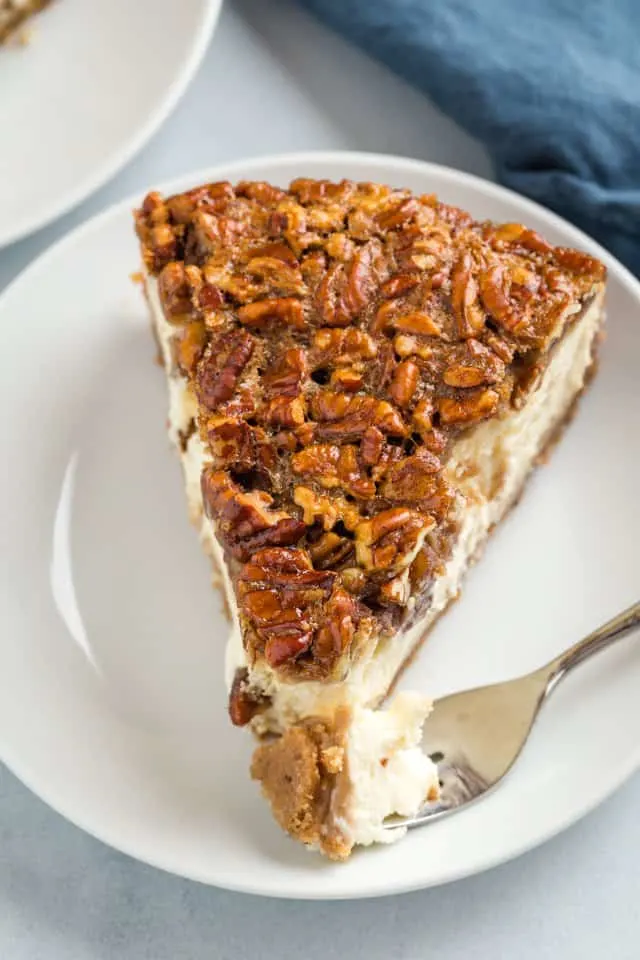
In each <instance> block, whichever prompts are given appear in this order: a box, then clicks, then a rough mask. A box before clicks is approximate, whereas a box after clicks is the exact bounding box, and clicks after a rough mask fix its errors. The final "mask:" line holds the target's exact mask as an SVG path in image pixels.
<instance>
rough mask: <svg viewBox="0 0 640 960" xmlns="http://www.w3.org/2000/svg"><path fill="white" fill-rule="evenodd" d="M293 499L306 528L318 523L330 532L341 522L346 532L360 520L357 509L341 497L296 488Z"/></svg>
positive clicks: (300, 487)
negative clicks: (299, 508)
mask: <svg viewBox="0 0 640 960" xmlns="http://www.w3.org/2000/svg"><path fill="white" fill-rule="evenodd" d="M293 499H294V503H296V504H297V505H298V506H299V507H301V508H302V511H303V518H304V522H305V523H306V524H307V526H312V525H313V524H314V523H315V522H316V521H319V522H320V523H321V524H322V527H323V529H324V530H331V529H332V527H334V526H335V525H336V523H337V522H338V520H341V521H342V522H343V523H344V525H345V527H346V528H347V530H355V528H356V525H357V523H358V520H359V519H360V514H359V512H358V509H357V508H356V507H354V506H353V504H351V503H348V502H347V501H346V500H345V499H344V498H343V497H327V496H324V495H323V494H317V493H314V491H313V490H311V489H310V488H309V487H303V486H297V487H295V489H294V492H293Z"/></svg>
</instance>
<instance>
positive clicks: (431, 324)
mask: <svg viewBox="0 0 640 960" xmlns="http://www.w3.org/2000/svg"><path fill="white" fill-rule="evenodd" d="M393 326H394V328H395V329H396V330H401V331H402V332H403V333H417V334H419V335H420V336H422V337H438V336H440V334H441V332H442V331H441V330H440V327H439V326H438V324H437V323H436V322H435V320H434V319H433V318H432V317H430V316H429V314H428V313H423V312H421V311H413V312H412V313H405V314H401V315H400V316H397V317H394V319H393Z"/></svg>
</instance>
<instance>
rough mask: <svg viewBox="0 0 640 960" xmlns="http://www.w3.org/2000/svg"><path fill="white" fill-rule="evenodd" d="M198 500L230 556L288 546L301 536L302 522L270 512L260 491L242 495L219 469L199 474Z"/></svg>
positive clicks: (268, 502)
mask: <svg viewBox="0 0 640 960" xmlns="http://www.w3.org/2000/svg"><path fill="white" fill-rule="evenodd" d="M201 484H202V499H203V502H204V506H205V511H206V513H207V516H209V517H210V518H211V519H212V520H213V522H214V523H215V525H216V528H217V530H218V532H219V534H220V535H221V536H222V538H223V539H224V541H225V543H226V545H227V547H228V548H229V550H230V551H231V553H232V554H233V555H234V556H235V557H237V558H238V559H240V560H244V559H246V558H247V557H248V556H250V555H251V553H252V552H253V551H254V550H256V549H258V548H259V547H263V546H266V545H270V544H277V545H281V544H287V545H288V544H292V543H296V542H297V541H298V540H299V539H300V538H301V537H302V536H304V533H305V530H306V527H305V525H304V523H302V521H300V520H297V519H296V518H295V517H291V516H289V515H288V514H287V513H285V512H283V511H276V510H271V509H270V505H271V504H272V503H273V498H272V497H271V496H269V494H268V493H264V492H263V491H261V490H253V491H250V492H247V493H245V492H244V491H243V490H241V488H240V487H238V485H237V484H236V483H234V482H233V480H232V479H231V478H230V476H229V475H228V474H227V473H226V472H225V471H223V470H215V469H213V468H208V469H207V470H205V471H204V472H203V474H202V480H201Z"/></svg>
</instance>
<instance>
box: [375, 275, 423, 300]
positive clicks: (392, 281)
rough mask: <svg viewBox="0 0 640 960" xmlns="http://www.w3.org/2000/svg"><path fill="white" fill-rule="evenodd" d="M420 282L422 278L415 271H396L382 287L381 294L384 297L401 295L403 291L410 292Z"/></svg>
mask: <svg viewBox="0 0 640 960" xmlns="http://www.w3.org/2000/svg"><path fill="white" fill-rule="evenodd" d="M419 283H420V278H419V277H418V276H417V275H416V274H415V273H396V274H394V276H393V277H389V279H388V280H387V281H386V283H383V284H382V286H381V287H380V295H381V296H383V297H399V296H401V295H402V294H403V293H408V291H409V290H413V288H414V287H416V286H417V285H418V284H419Z"/></svg>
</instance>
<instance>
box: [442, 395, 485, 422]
mask: <svg viewBox="0 0 640 960" xmlns="http://www.w3.org/2000/svg"><path fill="white" fill-rule="evenodd" d="M499 400H500V397H499V395H498V394H497V393H496V391H495V390H480V391H475V392H473V393H469V394H467V395H466V396H464V397H462V398H460V399H456V398H455V397H441V398H440V399H439V400H438V412H439V414H440V419H441V420H442V423H444V424H465V425H467V424H470V423H474V422H475V421H477V420H485V419H486V418H487V417H491V416H492V415H493V414H494V413H495V412H496V410H497V409H498V403H499Z"/></svg>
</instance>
